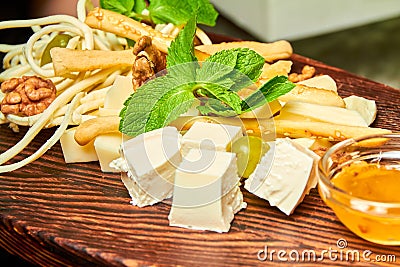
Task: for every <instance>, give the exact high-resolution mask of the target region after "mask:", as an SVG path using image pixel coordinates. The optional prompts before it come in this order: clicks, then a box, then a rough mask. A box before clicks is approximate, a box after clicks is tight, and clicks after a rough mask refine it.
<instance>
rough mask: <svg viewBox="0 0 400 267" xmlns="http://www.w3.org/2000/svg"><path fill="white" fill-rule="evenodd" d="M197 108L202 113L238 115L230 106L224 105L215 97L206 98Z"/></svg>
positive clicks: (224, 115) (223, 115) (227, 115)
mask: <svg viewBox="0 0 400 267" xmlns="http://www.w3.org/2000/svg"><path fill="white" fill-rule="evenodd" d="M197 109H198V110H199V112H200V113H201V114H202V115H210V114H214V115H217V116H222V117H233V116H236V115H238V113H237V112H235V111H234V110H233V109H232V108H231V107H229V106H227V105H224V104H223V103H221V101H218V100H217V99H212V98H211V99H208V100H207V102H206V103H205V104H204V105H202V106H198V107H197Z"/></svg>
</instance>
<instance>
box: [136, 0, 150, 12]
mask: <svg viewBox="0 0 400 267" xmlns="http://www.w3.org/2000/svg"><path fill="white" fill-rule="evenodd" d="M146 7H147V4H146V1H145V0H135V5H134V7H133V11H134V12H135V13H137V14H141V13H142V11H143V10H144V9H146Z"/></svg>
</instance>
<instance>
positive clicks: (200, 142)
mask: <svg viewBox="0 0 400 267" xmlns="http://www.w3.org/2000/svg"><path fill="white" fill-rule="evenodd" d="M241 136H243V132H242V128H241V127H238V126H232V125H225V124H218V123H206V122H200V121H197V122H195V123H194V124H193V125H192V127H191V128H190V129H189V130H188V131H187V132H186V134H185V135H184V136H183V138H182V155H184V156H185V155H186V154H187V153H188V151H189V150H190V149H193V148H194V149H209V150H218V151H226V149H227V146H228V145H229V143H230V142H233V141H235V140H236V139H238V138H239V137H241Z"/></svg>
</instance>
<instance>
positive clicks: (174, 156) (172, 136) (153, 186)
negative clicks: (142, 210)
mask: <svg viewBox="0 0 400 267" xmlns="http://www.w3.org/2000/svg"><path fill="white" fill-rule="evenodd" d="M180 139H181V135H180V134H179V132H178V130H177V129H176V128H174V127H165V128H162V129H158V130H154V131H151V132H147V133H144V134H141V135H139V136H137V137H135V138H132V139H130V140H128V141H126V142H124V143H123V144H122V146H121V147H122V152H123V158H124V159H125V162H126V165H127V168H126V169H127V172H128V177H123V182H124V184H125V186H126V187H127V189H128V191H129V194H130V195H131V197H132V204H134V205H137V206H139V207H144V206H148V205H153V204H155V203H157V202H160V201H162V200H164V199H166V198H169V197H171V196H172V189H173V184H174V175H175V169H176V168H177V166H179V164H180V162H181V160H182V156H181V153H180Z"/></svg>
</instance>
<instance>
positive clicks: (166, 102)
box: [145, 85, 195, 132]
mask: <svg viewBox="0 0 400 267" xmlns="http://www.w3.org/2000/svg"><path fill="white" fill-rule="evenodd" d="M190 88H191V85H183V86H181V87H177V88H175V89H173V90H170V91H169V92H168V93H166V94H165V95H164V96H162V97H161V98H160V100H159V101H158V102H157V104H156V106H155V108H154V109H153V110H152V111H151V114H150V117H149V119H148V121H147V124H146V129H145V131H146V132H149V131H152V130H155V129H158V128H161V127H164V126H167V125H168V124H169V123H170V122H171V121H174V120H176V119H177V118H178V117H179V116H180V115H181V114H183V113H185V112H186V111H188V110H189V108H190V107H191V106H192V105H193V102H194V99H195V97H194V95H193V93H192V91H191V90H190Z"/></svg>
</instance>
